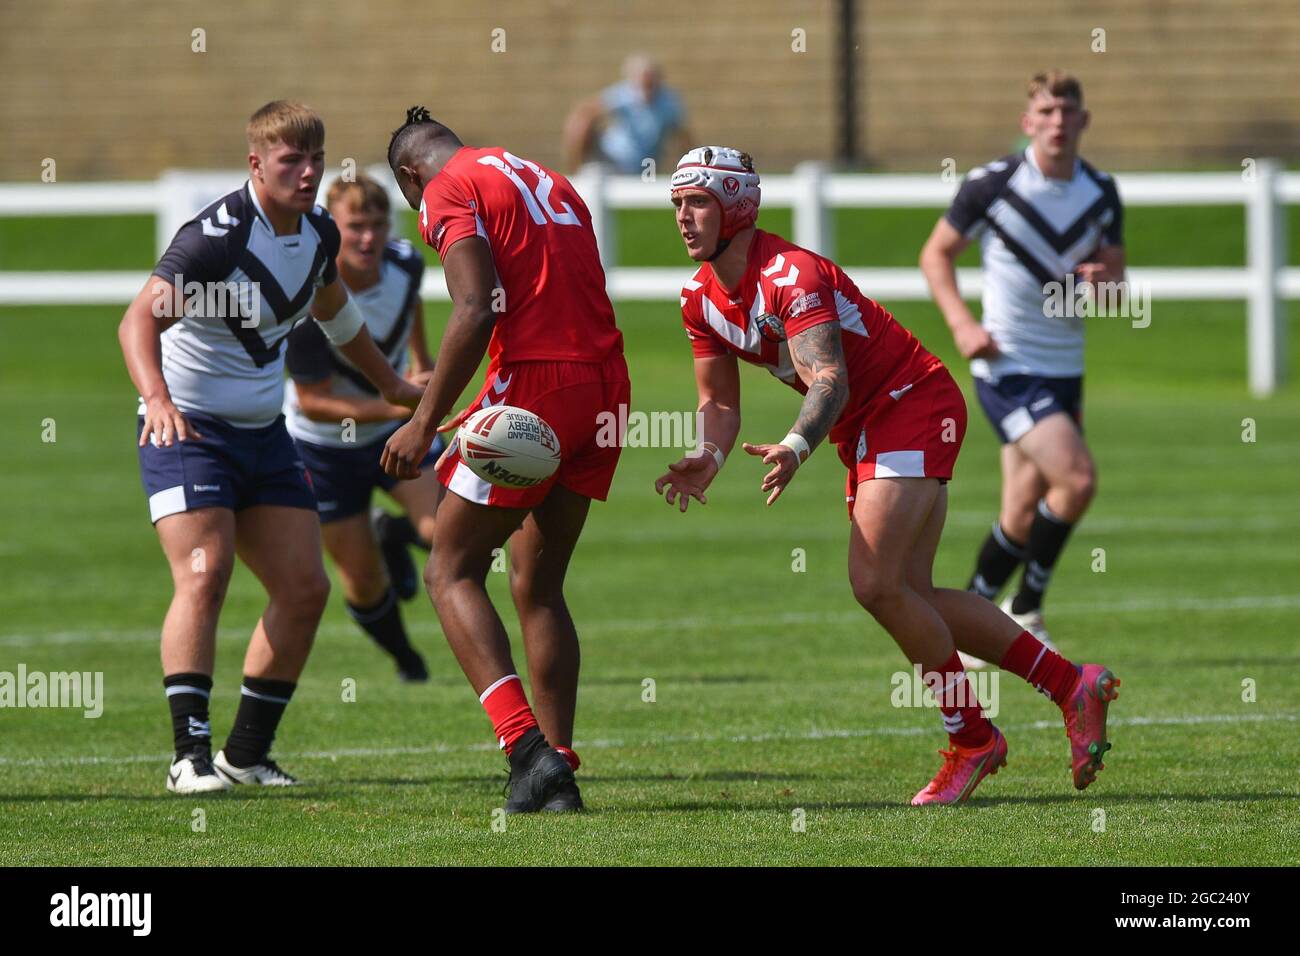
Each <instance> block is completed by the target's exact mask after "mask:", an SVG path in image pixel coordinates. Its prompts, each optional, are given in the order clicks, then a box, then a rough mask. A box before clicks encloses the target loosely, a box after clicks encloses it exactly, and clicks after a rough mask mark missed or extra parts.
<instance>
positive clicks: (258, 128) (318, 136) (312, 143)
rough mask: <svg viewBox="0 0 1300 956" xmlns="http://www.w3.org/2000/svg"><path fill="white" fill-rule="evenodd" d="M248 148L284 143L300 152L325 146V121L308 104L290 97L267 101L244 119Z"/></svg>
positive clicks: (253, 149)
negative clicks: (245, 120)
mask: <svg viewBox="0 0 1300 956" xmlns="http://www.w3.org/2000/svg"><path fill="white" fill-rule="evenodd" d="M247 134H248V148H249V149H250V150H252V151H253V152H255V153H257V152H262V151H263V150H266V149H269V148H270V147H271V146H274V145H275V144H276V143H284V144H285V145H286V146H292V147H294V148H295V149H300V150H302V151H303V152H304V153H314V152H316V151H317V150H318V149H322V148H323V147H324V146H325V124H324V123H323V122H321V118H320V116H318V115H317V113H316V111H315V110H313V109H312V108H311V107H309V106H304V105H303V104H302V103H295V102H293V101H291V100H275V101H273V102H271V103H267V104H266V105H265V106H263V107H262V108H261V109H260V110H258V111H257V112H256V113H254V114H253V115H252V116H250V117H249V118H248V130H247Z"/></svg>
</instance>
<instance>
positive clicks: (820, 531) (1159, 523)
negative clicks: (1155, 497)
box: [583, 511, 1300, 545]
mask: <svg viewBox="0 0 1300 956" xmlns="http://www.w3.org/2000/svg"><path fill="white" fill-rule="evenodd" d="M993 518H994V512H993V511H950V512H948V516H947V519H946V521H945V526H946V527H960V528H988V527H989V526H991V525H992V523H993ZM688 521H689V522H690V523H689V524H687V522H688ZM1297 528H1300V518H1295V517H1292V516H1290V515H1284V514H1276V513H1273V514H1256V515H1241V516H1237V515H1218V516H1214V517H1203V518H1180V517H1172V516H1171V517H1163V516H1159V515H1132V516H1129V515H1101V516H1097V517H1088V518H1085V519H1084V521H1083V523H1082V524H1080V525H1079V531H1077V532H1076V533H1081V532H1084V531H1086V532H1087V533H1088V534H1098V535H1110V534H1129V533H1136V532H1162V533H1169V534H1187V535H1206V534H1222V533H1223V532H1226V531H1256V532H1262V533H1272V534H1281V533H1283V532H1285V531H1288V530H1290V531H1294V530H1296V529H1297ZM742 537H743V539H744V541H745V542H746V543H748V544H753V543H754V542H759V541H791V542H793V543H796V544H797V543H799V542H800V541H805V542H806V541H839V540H843V541H847V540H848V537H849V526H848V522H847V521H845V522H844V524H843V525H842V526H839V527H837V526H834V525H818V526H816V527H803V528H798V529H795V528H792V527H788V526H787V527H780V528H762V527H756V528H752V529H747V530H746V531H745V533H744V535H743V536H742V535H739V534H738V533H737V532H736V530H735V529H734V528H732V527H718V526H710V525H708V524H705V522H704V521H703V520H698V519H697V520H695V521H690V519H688V518H683V521H682V522H681V523H680V524H676V523H658V524H656V525H653V526H637V527H635V528H634V529H632V530H629V529H628V528H627V526H626V525H623V526H619V525H610V526H596V527H593V528H591V529H590V530H589V531H587V532H585V533H584V535H583V540H584V541H588V540H589V541H599V542H602V543H606V544H608V543H610V542H621V543H626V544H632V545H637V544H651V543H657V542H685V541H687V540H699V539H703V540H707V541H737V540H740V539H741V538H742Z"/></svg>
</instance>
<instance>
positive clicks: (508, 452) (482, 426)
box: [456, 405, 560, 488]
mask: <svg viewBox="0 0 1300 956" xmlns="http://www.w3.org/2000/svg"><path fill="white" fill-rule="evenodd" d="M456 441H457V444H458V446H459V449H460V457H461V460H462V461H464V462H465V464H466V465H468V466H469V468H470V471H472V472H474V474H476V475H478V476H479V477H480V478H482V479H483V480H484V481H486V482H489V483H491V484H494V485H497V486H498V487H501V488H528V487H530V486H532V485H535V484H537V483H538V482H541V481H545V480H546V479H547V478H549V477H551V475H553V474H555V469H557V468H559V467H560V440H559V439H558V438H556V437H555V429H553V428H551V426H550V425H548V424H546V422H545V421H543V420H542V418H541V417H540V416H538V415H535V414H533V413H532V412H530V411H529V410H528V409H526V408H517V407H516V406H514V405H489V406H488V407H487V408H480V409H479V410H478V411H477V412H475V413H474V414H473V415H471V416H470V417H469V418H467V419H466V420H465V423H464V424H463V425H461V426H460V430H459V431H458V432H456Z"/></svg>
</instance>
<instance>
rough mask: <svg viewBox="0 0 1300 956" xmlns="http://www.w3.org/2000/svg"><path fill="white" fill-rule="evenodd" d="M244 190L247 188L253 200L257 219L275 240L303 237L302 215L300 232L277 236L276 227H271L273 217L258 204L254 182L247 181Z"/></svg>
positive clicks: (300, 217)
mask: <svg viewBox="0 0 1300 956" xmlns="http://www.w3.org/2000/svg"><path fill="white" fill-rule="evenodd" d="M244 188H246V189H247V190H248V198H249V199H251V200H252V201H253V211H254V212H256V213H257V218H258V219H260V220H261V221H262V225H264V226H266V230H267V232H269V233H270V234H271V236H272V238H274V239H288V238H289V237H290V236H300V235H302V218H303V217H302V216H301V215H300V216H298V231H297V232H291V233H289V235H288V236H277V235H276V234H275V226H273V225H271V217H270V216H268V215H267V214H266V210H264V209H263V208H262V204H261V203H260V202H258V199H257V190H256V189H254V188H253V181H252V180H251V179H249V180H246V181H245V182H244Z"/></svg>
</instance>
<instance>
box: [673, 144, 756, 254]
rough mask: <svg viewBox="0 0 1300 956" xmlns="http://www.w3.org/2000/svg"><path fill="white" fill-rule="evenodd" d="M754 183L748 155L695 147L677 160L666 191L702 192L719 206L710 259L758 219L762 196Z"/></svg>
mask: <svg viewBox="0 0 1300 956" xmlns="http://www.w3.org/2000/svg"><path fill="white" fill-rule="evenodd" d="M758 183H759V179H758V173H756V172H754V161H753V160H752V159H751V158H750V156H749V154H748V153H742V152H741V151H740V150H738V149H732V148H731V147H729V146H697V147H696V148H695V149H693V150H691V151H690V152H689V153H687V154H686V155H685V156H683V157H682V158H681V159H680V160H679V161H678V163H677V169H676V170H675V171H674V172H673V176H672V179H670V180H669V188H670V190H671V192H673V193H677V192H679V191H681V190H684V189H702V190H704V191H706V192H708V193H710V194H711V195H712V196H713V198H714V199H716V200H717V201H718V205H719V206H721V207H722V230H721V232H719V234H718V248H717V250H716V251H715V252H714V254H713V255H712V256H710V258H716V257H717V256H718V255H720V254H721V253H722V250H723V249H725V248H726V247H727V244H728V243H729V242H730V241H731V238H732V237H733V236H734V235H735V234H736V233H738V232H740V230H742V229H745V228H748V227H749V226H752V225H754V223H755V222H756V221H757V220H758V204H759V200H760V199H761V197H762V190H761V189H759V188H758Z"/></svg>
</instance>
